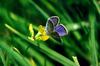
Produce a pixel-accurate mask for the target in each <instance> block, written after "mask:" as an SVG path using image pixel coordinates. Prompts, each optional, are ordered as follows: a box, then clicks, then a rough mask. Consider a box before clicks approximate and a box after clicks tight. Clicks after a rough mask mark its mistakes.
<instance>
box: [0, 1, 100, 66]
mask: <svg viewBox="0 0 100 66" xmlns="http://www.w3.org/2000/svg"><path fill="white" fill-rule="evenodd" d="M51 16H58V17H59V18H60V23H62V24H64V25H65V26H66V28H68V31H69V34H68V35H67V36H64V37H61V39H62V41H63V43H60V42H59V41H57V40H56V39H55V38H51V39H49V40H47V41H34V42H33V41H30V40H28V39H27V37H28V36H29V30H28V27H29V24H30V23H32V24H33V29H34V30H35V34H36V33H37V30H38V26H39V25H43V26H45V25H46V21H47V19H48V18H49V17H51ZM99 32H100V0H0V66H100V53H99V51H100V47H99V46H100V41H99V36H100V34H99ZM73 56H75V57H76V58H77V59H73Z"/></svg>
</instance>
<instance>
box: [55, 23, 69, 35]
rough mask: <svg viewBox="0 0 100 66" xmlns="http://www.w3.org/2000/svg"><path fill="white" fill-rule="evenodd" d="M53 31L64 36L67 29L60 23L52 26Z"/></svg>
mask: <svg viewBox="0 0 100 66" xmlns="http://www.w3.org/2000/svg"><path fill="white" fill-rule="evenodd" d="M54 30H55V32H57V33H58V34H59V36H65V35H67V34H68V30H67V29H66V28H65V26H64V25H62V24H60V25H57V26H56V27H55V28H54Z"/></svg>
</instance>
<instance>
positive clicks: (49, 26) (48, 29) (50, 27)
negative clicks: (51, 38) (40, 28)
mask: <svg viewBox="0 0 100 66" xmlns="http://www.w3.org/2000/svg"><path fill="white" fill-rule="evenodd" d="M53 31H54V26H53V23H52V22H51V20H48V21H47V23H46V33H47V34H48V35H49V34H51V33H52V32H53Z"/></svg>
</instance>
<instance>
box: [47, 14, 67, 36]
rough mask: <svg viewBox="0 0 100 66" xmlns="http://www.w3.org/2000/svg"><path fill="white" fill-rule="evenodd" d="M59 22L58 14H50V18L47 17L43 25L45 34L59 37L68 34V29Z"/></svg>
mask: <svg viewBox="0 0 100 66" xmlns="http://www.w3.org/2000/svg"><path fill="white" fill-rule="evenodd" d="M59 22H60V19H59V17H58V16H51V17H50V18H48V20H47V23H46V27H45V30H46V33H47V35H50V36H53V37H55V38H59V37H62V36H65V35H67V34H68V29H67V28H66V27H65V26H64V25H63V24H60V23H59Z"/></svg>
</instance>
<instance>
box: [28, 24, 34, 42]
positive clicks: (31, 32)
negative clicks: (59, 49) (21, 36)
mask: <svg viewBox="0 0 100 66" xmlns="http://www.w3.org/2000/svg"><path fill="white" fill-rule="evenodd" d="M29 32H30V36H29V37H28V39H30V40H32V41H34V30H33V26H32V24H30V25H29Z"/></svg>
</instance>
